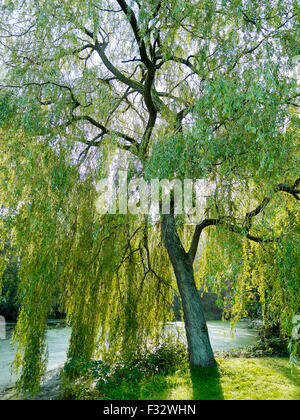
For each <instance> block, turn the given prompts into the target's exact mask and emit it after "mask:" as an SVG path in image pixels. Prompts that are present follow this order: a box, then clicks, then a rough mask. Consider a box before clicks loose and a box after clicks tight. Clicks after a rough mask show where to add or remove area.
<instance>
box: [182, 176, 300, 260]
mask: <svg viewBox="0 0 300 420" xmlns="http://www.w3.org/2000/svg"><path fill="white" fill-rule="evenodd" d="M298 185H300V178H298V179H297V180H296V181H295V182H294V185H293V186H291V187H290V186H288V185H286V184H279V185H278V186H277V187H276V189H275V192H278V191H283V192H287V193H289V194H291V195H293V197H295V198H296V200H299V196H298V194H300V190H299V189H297V187H298ZM270 201H271V199H270V198H269V197H266V198H265V199H264V200H263V201H262V202H261V204H260V205H259V206H257V207H256V208H255V209H254V210H252V211H250V212H248V213H246V215H245V223H244V227H239V226H236V225H233V224H230V223H228V222H226V220H228V218H224V217H222V218H219V219H205V220H203V221H202V222H201V223H200V224H199V225H197V226H196V227H195V231H194V235H193V239H192V243H191V246H190V249H189V251H188V255H189V257H190V258H191V260H192V261H194V260H195V257H196V253H197V249H198V244H199V240H200V236H201V233H202V231H203V230H204V229H205V228H206V227H208V226H224V227H225V228H226V229H228V230H230V231H231V232H234V233H238V234H240V235H243V236H244V237H245V238H247V239H249V240H251V241H254V242H258V243H260V244H264V243H270V242H274V241H276V240H277V239H273V238H269V239H265V238H260V237H257V236H253V235H251V234H250V233H249V230H250V228H251V225H252V218H253V217H255V216H257V215H258V214H259V213H261V212H262V211H263V210H264V208H265V207H266V206H267V205H268V204H269V202H270Z"/></svg>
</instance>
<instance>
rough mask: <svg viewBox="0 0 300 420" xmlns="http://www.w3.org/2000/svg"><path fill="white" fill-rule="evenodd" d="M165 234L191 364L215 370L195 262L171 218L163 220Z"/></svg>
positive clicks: (170, 216) (169, 216) (165, 217)
mask: <svg viewBox="0 0 300 420" xmlns="http://www.w3.org/2000/svg"><path fill="white" fill-rule="evenodd" d="M162 234H163V238H164V243H165V246H166V249H167V252H168V255H169V257H170V260H171V263H172V266H173V269H174V273H175V276H176V280H177V285H178V289H179V293H180V296H181V302H182V309H183V315H184V322H185V330H186V337H187V343H188V352H189V360H190V363H191V365H192V366H203V367H207V366H214V365H215V364H216V362H215V359H214V355H213V351H212V348H211V344H210V340H209V336H208V330H207V325H206V320H205V317H204V313H203V310H202V308H201V302H200V296H199V292H198V290H197V288H196V283H195V278H194V270H193V262H192V260H191V258H190V256H189V255H188V254H187V253H186V252H185V250H184V248H183V246H182V243H181V241H180V238H179V236H178V233H177V229H176V226H175V220H174V216H173V215H172V214H171V215H163V216H162Z"/></svg>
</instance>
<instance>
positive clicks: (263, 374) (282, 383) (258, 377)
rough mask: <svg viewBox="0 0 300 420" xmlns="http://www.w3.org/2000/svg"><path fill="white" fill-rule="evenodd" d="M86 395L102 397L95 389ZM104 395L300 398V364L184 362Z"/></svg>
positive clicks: (269, 360)
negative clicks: (167, 372) (212, 365)
mask: <svg viewBox="0 0 300 420" xmlns="http://www.w3.org/2000/svg"><path fill="white" fill-rule="evenodd" d="M83 399H102V398H101V395H99V394H98V393H97V391H96V390H95V391H94V392H92V393H89V395H88V397H87V395H85V396H84V397H83ZM105 399H108V400H111V399H122V400H131V399H134V400H138V399H140V400H300V368H299V367H296V368H294V370H293V373H292V372H291V366H290V365H289V361H288V359H284V358H253V359H245V358H230V359H218V366H217V367H216V368H207V369H203V368H200V369H193V370H190V368H189V367H188V366H184V367H183V368H182V369H181V370H178V371H176V372H174V373H173V374H170V375H162V374H154V375H152V376H150V377H146V378H143V379H142V380H140V381H132V380H126V379H124V380H123V381H122V383H121V384H120V385H119V386H118V387H117V388H115V389H111V390H110V392H109V393H108V395H106V396H105Z"/></svg>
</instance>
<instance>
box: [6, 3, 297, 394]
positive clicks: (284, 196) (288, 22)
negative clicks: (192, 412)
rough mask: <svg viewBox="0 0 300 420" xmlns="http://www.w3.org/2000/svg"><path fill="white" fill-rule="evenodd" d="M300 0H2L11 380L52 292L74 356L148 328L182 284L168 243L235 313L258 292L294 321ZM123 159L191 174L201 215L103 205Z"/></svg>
mask: <svg viewBox="0 0 300 420" xmlns="http://www.w3.org/2000/svg"><path fill="white" fill-rule="evenodd" d="M298 12H299V10H298V5H297V2H293V1H291V0H276V1H271V2H270V1H265V0H260V1H253V0H252V1H248V0H243V1H242V0H220V1H211V0H201V1H186V0H180V1H174V0H156V1H151V2H150V1H146V0H140V1H133V0H127V1H123V0H103V1H97V2H95V1H92V0H89V1H81V0H76V1H72V2H68V1H56V0H47V1H43V0H41V1H31V0H30V1H26V2H24V1H8V0H2V1H1V12H0V14H1V22H2V23H1V25H0V39H1V41H0V42H1V43H0V54H1V70H0V75H1V83H0V89H1V90H0V133H1V142H0V150H1V153H0V161H1V166H0V185H1V187H0V202H1V204H2V205H3V206H4V208H5V209H6V211H7V214H6V217H5V223H3V222H2V221H0V223H1V225H0V227H1V231H0V234H1V236H0V237H1V238H2V239H3V240H2V242H3V243H4V237H5V236H6V235H9V236H10V241H11V242H12V243H13V246H14V249H15V250H16V251H17V253H18V254H19V255H21V256H22V259H21V269H20V278H21V285H20V289H19V295H20V297H21V298H22V308H21V312H20V315H19V320H18V325H17V329H16V332H15V340H16V342H17V343H18V353H17V358H16V366H17V367H21V368H22V371H21V377H20V382H19V383H20V387H21V388H23V389H29V390H35V389H36V387H37V385H38V383H39V380H40V378H41V375H42V374H43V372H44V369H45V361H46V358H45V355H46V345H45V331H46V320H47V316H48V313H49V311H50V308H51V304H52V302H53V300H54V299H55V300H57V301H59V302H61V305H62V307H64V309H65V310H66V311H67V313H68V319H69V321H70V322H71V324H72V335H71V339H70V347H69V354H68V356H69V358H79V357H80V358H84V359H87V360H89V359H90V358H92V357H93V356H95V355H102V356H105V357H116V356H117V355H118V354H120V353H119V352H121V353H122V354H124V353H126V352H130V351H133V350H134V349H136V348H138V346H142V345H144V344H145V343H146V342H147V340H148V339H149V336H150V335H154V336H156V338H157V339H158V337H159V334H160V333H161V331H162V330H163V325H165V322H166V321H167V320H168V319H169V317H170V315H169V311H168V309H169V306H170V304H171V301H172V293H173V289H174V288H176V287H177V284H179V289H180V290H181V288H180V281H179V280H178V277H180V270H179V268H178V270H176V264H175V262H176V261H175V260H176V258H174V260H173V259H172V250H173V249H174V246H177V245H178V249H177V251H178V252H177V251H176V252H177V254H176V255H177V256H178V255H179V256H180V258H182V260H184V261H185V262H184V264H186V267H190V266H191V267H192V266H193V264H198V265H199V269H198V271H197V272H196V281H197V282H198V284H200V283H201V282H205V284H211V283H213V286H214V288H215V289H216V290H218V291H220V290H221V289H222V288H224V287H226V285H228V281H227V280H228V279H231V280H232V281H233V287H232V283H231V287H232V291H233V297H232V299H233V302H231V305H230V315H231V316H233V318H238V317H241V316H244V315H245V311H246V303H247V302H248V301H249V299H251V297H252V296H253V294H254V293H258V294H259V296H260V300H261V302H262V305H263V311H264V316H265V319H266V320H267V319H269V320H270V319H272V320H276V321H278V322H279V323H280V325H281V328H282V331H283V333H284V334H286V335H287V336H288V335H290V333H291V329H292V318H293V316H295V315H296V314H297V313H298V312H299V308H300V301H299V299H300V289H299V288H300V285H299V266H298V264H297V255H299V213H298V209H297V201H298V200H299V194H300V178H299V149H298V145H299V143H298V133H299V118H298V114H297V109H298V107H299V105H298V97H299V91H298V86H297V80H296V79H295V78H294V77H292V58H293V57H295V56H296V55H297V54H298V53H299V44H298V42H297V37H296V35H297V28H296V22H297V16H298ZM112 168H113V169H114V170H112ZM117 169H126V170H127V171H128V178H129V179H134V178H138V177H141V176H143V177H144V178H145V179H146V180H148V181H149V180H151V179H153V178H158V179H170V180H172V179H174V178H178V179H180V180H184V179H193V180H195V179H200V180H202V182H203V195H204V196H205V202H204V205H203V209H202V218H201V220H198V221H197V222H196V223H195V222H194V224H193V225H189V224H188V223H186V222H187V219H186V217H185V215H182V216H178V217H175V218H174V216H173V219H174V223H173V221H172V215H171V216H170V217H171V218H170V219H168V220H167V219H166V220H165V223H164V219H163V217H162V218H159V220H154V219H153V218H151V217H149V215H132V214H115V215H111V214H107V215H99V214H98V213H97V211H96V206H95V202H96V200H97V189H96V182H97V180H99V179H101V178H103V177H107V176H112V175H111V174H112V173H113V176H112V181H114V182H117V181H116V173H117ZM161 224H162V226H163V232H166V229H169V228H170V227H171V231H170V235H171V234H172V241H173V242H172V241H170V240H168V238H169V239H170V238H171V236H170V237H169V236H168V235H166V234H165V235H161ZM164 226H165V229H164ZM177 233H178V240H177V236H176V235H177ZM171 242H172V243H171ZM199 244H200V246H199ZM180 246H181V247H182V250H183V251H182V253H181V251H180V249H179V248H180ZM198 248H199V252H198V254H197V250H198ZM196 254H197V258H196ZM169 257H170V258H169ZM180 258H179V259H180ZM3 267H4V264H3ZM172 268H173V269H174V271H175V274H176V278H177V284H176V282H175V279H174V276H173V274H172ZM187 272H189V268H187ZM183 294H184V293H181V295H182V296H183ZM186 323H187V322H186ZM189 345H190V347H193V346H192V344H191V343H189Z"/></svg>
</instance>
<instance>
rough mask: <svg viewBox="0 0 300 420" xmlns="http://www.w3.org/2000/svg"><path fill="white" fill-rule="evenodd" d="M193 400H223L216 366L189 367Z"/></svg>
mask: <svg viewBox="0 0 300 420" xmlns="http://www.w3.org/2000/svg"><path fill="white" fill-rule="evenodd" d="M190 373H191V380H192V386H193V399H194V400H224V396H223V391H222V387H221V383H220V373H219V368H218V366H217V365H216V366H214V367H208V368H202V367H197V368H196V367H193V366H190Z"/></svg>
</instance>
